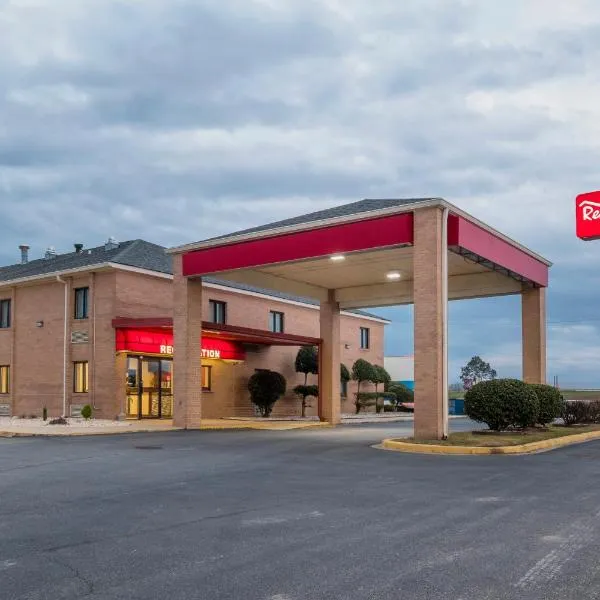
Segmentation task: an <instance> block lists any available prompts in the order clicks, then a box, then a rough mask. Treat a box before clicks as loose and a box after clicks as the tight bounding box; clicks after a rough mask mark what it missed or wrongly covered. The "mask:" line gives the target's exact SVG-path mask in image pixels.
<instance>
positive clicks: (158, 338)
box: [116, 327, 246, 360]
mask: <svg viewBox="0 0 600 600" xmlns="http://www.w3.org/2000/svg"><path fill="white" fill-rule="evenodd" d="M173 349H174V348H173V332H172V331H171V330H169V329H138V328H127V327H120V328H118V329H117V330H116V350H117V352H135V353H136V354H163V355H164V354H167V355H170V354H173ZM202 358H212V359H217V360H245V359H246V352H245V350H244V348H243V347H242V346H241V344H238V343H236V342H231V341H229V340H221V339H216V338H210V337H204V336H203V337H202Z"/></svg>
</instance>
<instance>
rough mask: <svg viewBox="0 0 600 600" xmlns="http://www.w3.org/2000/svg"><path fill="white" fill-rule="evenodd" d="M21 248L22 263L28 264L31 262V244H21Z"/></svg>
mask: <svg viewBox="0 0 600 600" xmlns="http://www.w3.org/2000/svg"><path fill="white" fill-rule="evenodd" d="M19 250H20V251H21V264H22V265H26V264H27V263H28V262H29V246H28V245H27V244H21V245H20V246H19Z"/></svg>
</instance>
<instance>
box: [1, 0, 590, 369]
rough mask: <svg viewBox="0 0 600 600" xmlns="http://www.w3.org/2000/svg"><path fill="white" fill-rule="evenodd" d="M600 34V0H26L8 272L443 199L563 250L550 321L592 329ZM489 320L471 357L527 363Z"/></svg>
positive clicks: (7, 217) (7, 15) (15, 50)
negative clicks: (46, 258)
mask: <svg viewBox="0 0 600 600" xmlns="http://www.w3.org/2000/svg"><path fill="white" fill-rule="evenodd" d="M599 34H600V4H598V2H596V1H595V0H573V1H571V2H547V1H546V0H543V1H542V0H507V1H506V2H502V3H498V2H492V1H491V0H489V1H487V2H479V1H477V2H476V1H475V0H407V1H405V2H397V1H396V0H381V1H379V2H377V3H366V2H364V1H363V0H346V1H344V2H342V1H341V0H310V1H301V0H277V1H274V0H253V1H249V0H233V1H232V2H226V3H224V2H222V1H218V0H176V1H175V2H168V1H167V0H88V1H86V2H83V3H82V2H81V1H80V0H62V1H61V2H54V1H51V0H35V1H34V0H11V1H5V2H3V3H0V111H2V115H3V118H2V124H1V125H0V203H1V205H2V209H3V212H2V215H3V222H2V225H1V226H2V238H1V239H2V245H1V246H0V256H1V257H2V259H3V262H7V261H9V260H11V259H13V258H15V256H16V246H17V244H18V243H22V242H24V241H29V242H30V243H31V244H32V245H34V246H36V247H44V246H45V245H48V244H52V245H55V246H57V248H59V249H60V248H64V249H67V248H70V246H71V243H72V242H73V241H75V238H77V240H76V241H84V242H86V243H87V244H93V243H95V242H100V241H102V240H103V239H105V238H106V236H107V235H109V234H114V235H116V236H118V237H119V238H120V239H125V238H127V237H131V235H132V234H131V231H135V236H142V237H146V238H148V239H150V240H152V241H156V242H159V243H164V244H168V245H171V244H177V243H184V242H189V241H191V240H193V239H200V238H203V237H208V236H212V235H216V234H220V233H226V232H228V231H232V230H235V229H238V228H242V227H247V226H252V225H255V224H260V223H264V222H265V221H269V220H276V219H279V218H284V217H286V216H291V215H294V214H300V213H302V212H305V211H310V210H315V209H319V208H322V207H324V206H331V205H333V204H339V203H343V202H349V201H353V200H357V199H360V198H362V197H368V196H370V197H375V196H385V197H393V196H411V197H414V196H429V195H436V196H444V197H446V198H447V199H448V200H450V201H452V202H454V203H456V204H458V205H459V206H461V207H462V208H464V209H466V210H468V211H471V212H473V213H474V214H475V215H476V216H478V217H480V218H482V219H483V220H485V221H488V222H489V223H490V224H491V225H493V226H496V227H497V228H499V229H500V230H502V231H504V232H505V233H507V234H509V235H511V236H512V237H514V238H516V239H518V240H519V241H521V242H523V243H524V244H526V245H528V246H530V247H532V248H533V249H534V250H537V251H539V252H541V253H543V254H547V255H548V256H549V258H551V259H552V260H553V261H554V262H555V263H556V266H555V268H554V269H553V272H552V275H551V281H552V285H553V288H554V289H553V290H551V292H550V297H549V307H550V317H551V320H552V319H554V320H560V321H566V320H573V317H572V313H573V312H576V320H579V321H581V323H583V324H586V323H588V324H589V323H590V322H591V321H590V320H591V319H593V312H594V310H595V305H596V299H595V294H594V292H593V289H594V286H597V285H598V284H599V283H600V282H599V281H598V275H597V256H598V245H595V246H594V245H592V244H587V245H586V244H583V243H579V242H577V241H576V240H575V237H574V232H573V199H574V196H575V195H576V194H577V193H580V192H582V191H587V190H589V189H595V188H598V187H600V185H599V184H598V168H597V166H598V164H599V163H600V145H599V144H598V142H597V140H598V133H599V131H598V128H599V127H600V125H599V123H600V92H599V91H598V90H599V89H600V88H599V86H598V76H597V65H598V63H599V61H600V41H599V40H600V35H599ZM73 214H77V215H78V216H79V218H78V219H77V221H75V220H74V219H73V218H72V216H73ZM148 215H160V217H159V218H148ZM590 290H592V291H590ZM489 306H491V307H495V306H504V305H502V303H501V302H499V303H496V302H491V301H490V304H489ZM575 307H576V308H575ZM490 310H491V312H492V313H493V308H492V309H490ZM503 310H504V309H503ZM505 314H506V316H507V318H509V319H511V320H512V321H511V323H513V324H515V323H517V324H518V312H515V311H514V309H513V308H511V309H510V310H507V311H506V313H505ZM496 316H497V315H494V314H491V315H490V316H489V318H490V319H492V320H493V319H494V318H495V317H496ZM469 318H470V315H469V314H466V313H460V314H459V315H458V316H457V319H458V322H459V323H463V324H464V325H465V326H464V327H463V330H462V331H460V332H459V333H457V334H456V337H460V340H461V342H460V348H457V352H458V353H459V354H460V356H462V353H463V352H464V353H467V354H468V353H469V352H471V350H472V352H471V353H481V354H486V353H488V354H489V355H490V356H494V357H496V358H497V359H498V361H499V363H502V364H503V365H505V366H506V369H507V370H510V369H514V368H516V366H515V365H517V364H518V363H519V361H518V360H517V358H515V357H514V352H513V351H514V347H511V346H508V345H504V344H510V343H511V342H513V343H514V332H513V333H511V335H513V339H512V340H511V339H507V335H506V334H505V333H503V329H502V328H501V327H498V328H493V327H492V329H493V333H492V334H491V335H490V336H489V337H488V338H486V339H485V340H481V339H478V338H477V337H476V335H474V334H473V335H471V333H469V331H468V322H469ZM504 330H506V328H504ZM552 336H553V337H552ZM552 336H551V338H550V339H551V346H550V349H551V352H552V353H553V352H556V350H555V348H561V347H562V348H568V352H565V354H567V353H568V355H569V357H579V358H578V359H577V361H575V362H577V363H578V364H581V363H582V361H583V362H584V363H585V364H586V365H587V366H586V367H585V368H586V369H588V373H592V371H591V369H592V367H591V364H590V363H589V361H588V362H586V360H585V355H586V352H588V350H581V349H578V348H577V347H576V346H575V345H574V344H575V341H574V340H575V338H573V337H569V336H568V335H567V334H566V333H564V332H563V333H561V334H560V335H558V334H555V333H553V334H552ZM586 339H587V338H586ZM585 347H586V348H588V349H590V348H591V349H592V350H593V349H594V348H596V346H594V344H593V343H592V341H591V338H590V339H588V340H587V342H586V346H585ZM551 356H552V357H553V358H552V361H553V362H552V364H554V365H556V368H561V369H564V370H567V369H570V368H571V366H570V365H569V363H568V361H572V360H574V358H568V357H567V358H559V357H557V356H556V355H555V354H552V355H551ZM511 361H512V362H511ZM515 361H516V362H515ZM511 365H512V366H511ZM503 368H504V367H503ZM573 368H574V369H575V367H573ZM594 372H595V371H594ZM582 373H583V372H582ZM582 376H583V375H582ZM590 377H591V375H590Z"/></svg>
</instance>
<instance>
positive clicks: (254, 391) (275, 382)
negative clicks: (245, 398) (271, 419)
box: [248, 370, 287, 417]
mask: <svg viewBox="0 0 600 600" xmlns="http://www.w3.org/2000/svg"><path fill="white" fill-rule="evenodd" d="M286 387H287V386H286V382H285V377H284V376H283V375H282V374H281V373H277V372H276V371H267V370H264V371H262V370H261V371H257V372H256V373H254V375H252V377H250V379H249V380H248V391H249V392H250V399H251V400H252V402H253V403H254V404H256V406H258V409H259V411H260V414H261V416H263V417H268V416H270V414H271V412H272V410H273V405H274V404H275V402H277V400H279V398H280V397H281V396H283V394H285V390H286Z"/></svg>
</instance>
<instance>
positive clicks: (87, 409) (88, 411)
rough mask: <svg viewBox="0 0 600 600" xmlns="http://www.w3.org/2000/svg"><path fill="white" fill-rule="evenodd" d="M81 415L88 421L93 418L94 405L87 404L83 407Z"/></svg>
mask: <svg viewBox="0 0 600 600" xmlns="http://www.w3.org/2000/svg"><path fill="white" fill-rule="evenodd" d="M81 416H82V417H83V418H84V419H85V420H86V421H87V420H88V419H91V418H92V407H91V406H90V405H89V404H86V405H85V406H83V407H82V408H81Z"/></svg>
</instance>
